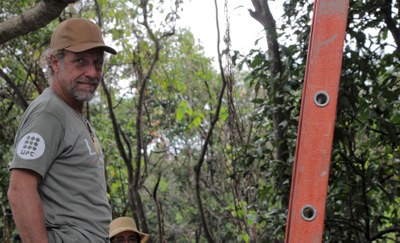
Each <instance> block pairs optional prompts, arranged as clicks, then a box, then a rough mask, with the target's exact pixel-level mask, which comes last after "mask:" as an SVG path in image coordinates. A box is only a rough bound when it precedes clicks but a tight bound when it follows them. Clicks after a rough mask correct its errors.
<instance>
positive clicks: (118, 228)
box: [109, 217, 149, 243]
mask: <svg viewBox="0 0 400 243" xmlns="http://www.w3.org/2000/svg"><path fill="white" fill-rule="evenodd" d="M124 231H132V232H136V233H138V234H139V235H140V237H141V239H142V240H141V241H140V243H145V242H147V240H148V239H149V235H148V234H146V233H143V232H140V231H139V230H138V229H137V227H136V223H135V221H134V220H133V219H132V218H130V217H119V218H116V219H114V220H113V221H112V222H111V224H110V233H109V237H110V238H112V237H114V236H115V235H117V234H119V233H121V232H124Z"/></svg>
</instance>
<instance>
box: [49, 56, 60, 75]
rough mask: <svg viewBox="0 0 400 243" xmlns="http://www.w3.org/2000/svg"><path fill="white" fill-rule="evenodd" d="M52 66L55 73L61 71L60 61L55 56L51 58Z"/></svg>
mask: <svg viewBox="0 0 400 243" xmlns="http://www.w3.org/2000/svg"><path fill="white" fill-rule="evenodd" d="M50 65H51V68H52V69H53V71H54V72H57V71H59V70H60V60H58V58H57V57H55V56H53V55H51V56H50Z"/></svg>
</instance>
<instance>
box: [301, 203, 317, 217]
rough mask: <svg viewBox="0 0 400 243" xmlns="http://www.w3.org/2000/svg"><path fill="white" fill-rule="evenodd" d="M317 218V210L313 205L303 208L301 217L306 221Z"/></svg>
mask: <svg viewBox="0 0 400 243" xmlns="http://www.w3.org/2000/svg"><path fill="white" fill-rule="evenodd" d="M316 216H317V210H316V209H315V208H314V207H313V206H312V205H305V206H304V207H302V208H301V217H302V218H303V219H304V220H305V221H312V220H314V219H315V217H316Z"/></svg>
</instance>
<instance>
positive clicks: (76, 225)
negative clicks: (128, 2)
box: [8, 18, 116, 243]
mask: <svg viewBox="0 0 400 243" xmlns="http://www.w3.org/2000/svg"><path fill="white" fill-rule="evenodd" d="M50 45H51V48H50V50H49V51H48V52H47V54H46V55H45V60H46V61H47V64H48V67H47V68H48V71H49V72H50V76H51V77H50V78H49V81H50V87H49V88H47V89H45V90H44V91H43V93H42V94H41V95H40V96H38V97H37V98H36V99H35V100H34V101H33V102H32V104H31V105H30V106H29V107H28V109H27V110H26V111H25V113H24V115H23V117H22V120H21V122H20V126H19V128H18V132H17V134H16V138H15V146H14V157H13V160H12V162H11V164H10V170H11V173H10V174H11V175H10V185H9V189H8V200H9V202H10V205H11V209H12V213H13V218H14V221H15V224H16V226H17V230H18V232H19V234H20V237H21V239H22V241H23V242H24V243H28V242H37V243H45V242H51V243H53V242H71V243H77V242H108V226H109V224H110V221H111V212H110V205H109V203H108V199H107V192H106V182H105V176H104V161H103V154H102V152H101V149H100V145H99V143H98V141H97V138H96V135H95V134H94V131H93V129H92V127H91V126H90V124H89V122H88V121H87V120H86V119H85V118H84V116H83V107H84V103H85V102H86V101H89V100H90V99H92V97H93V95H94V92H95V90H96V88H97V87H98V85H99V83H100V80H101V78H102V66H103V60H104V51H106V52H109V53H112V54H116V51H115V50H114V49H113V48H111V47H109V46H107V45H105V44H104V40H103V37H102V33H101V30H100V28H99V27H98V26H97V25H96V24H95V23H93V22H92V21H90V20H87V19H80V18H73V19H68V20H66V21H64V22H62V23H60V24H59V25H58V26H57V28H56V29H55V30H54V32H53V35H52V37H51V44H50Z"/></svg>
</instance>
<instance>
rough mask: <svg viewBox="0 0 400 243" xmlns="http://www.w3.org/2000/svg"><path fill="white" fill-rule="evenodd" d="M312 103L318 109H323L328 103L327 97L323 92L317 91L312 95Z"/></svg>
mask: <svg viewBox="0 0 400 243" xmlns="http://www.w3.org/2000/svg"><path fill="white" fill-rule="evenodd" d="M314 103H315V104H316V105H317V106H319V107H325V106H327V105H328V103H329V95H328V93H327V92H325V91H318V92H317V93H315V95H314Z"/></svg>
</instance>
